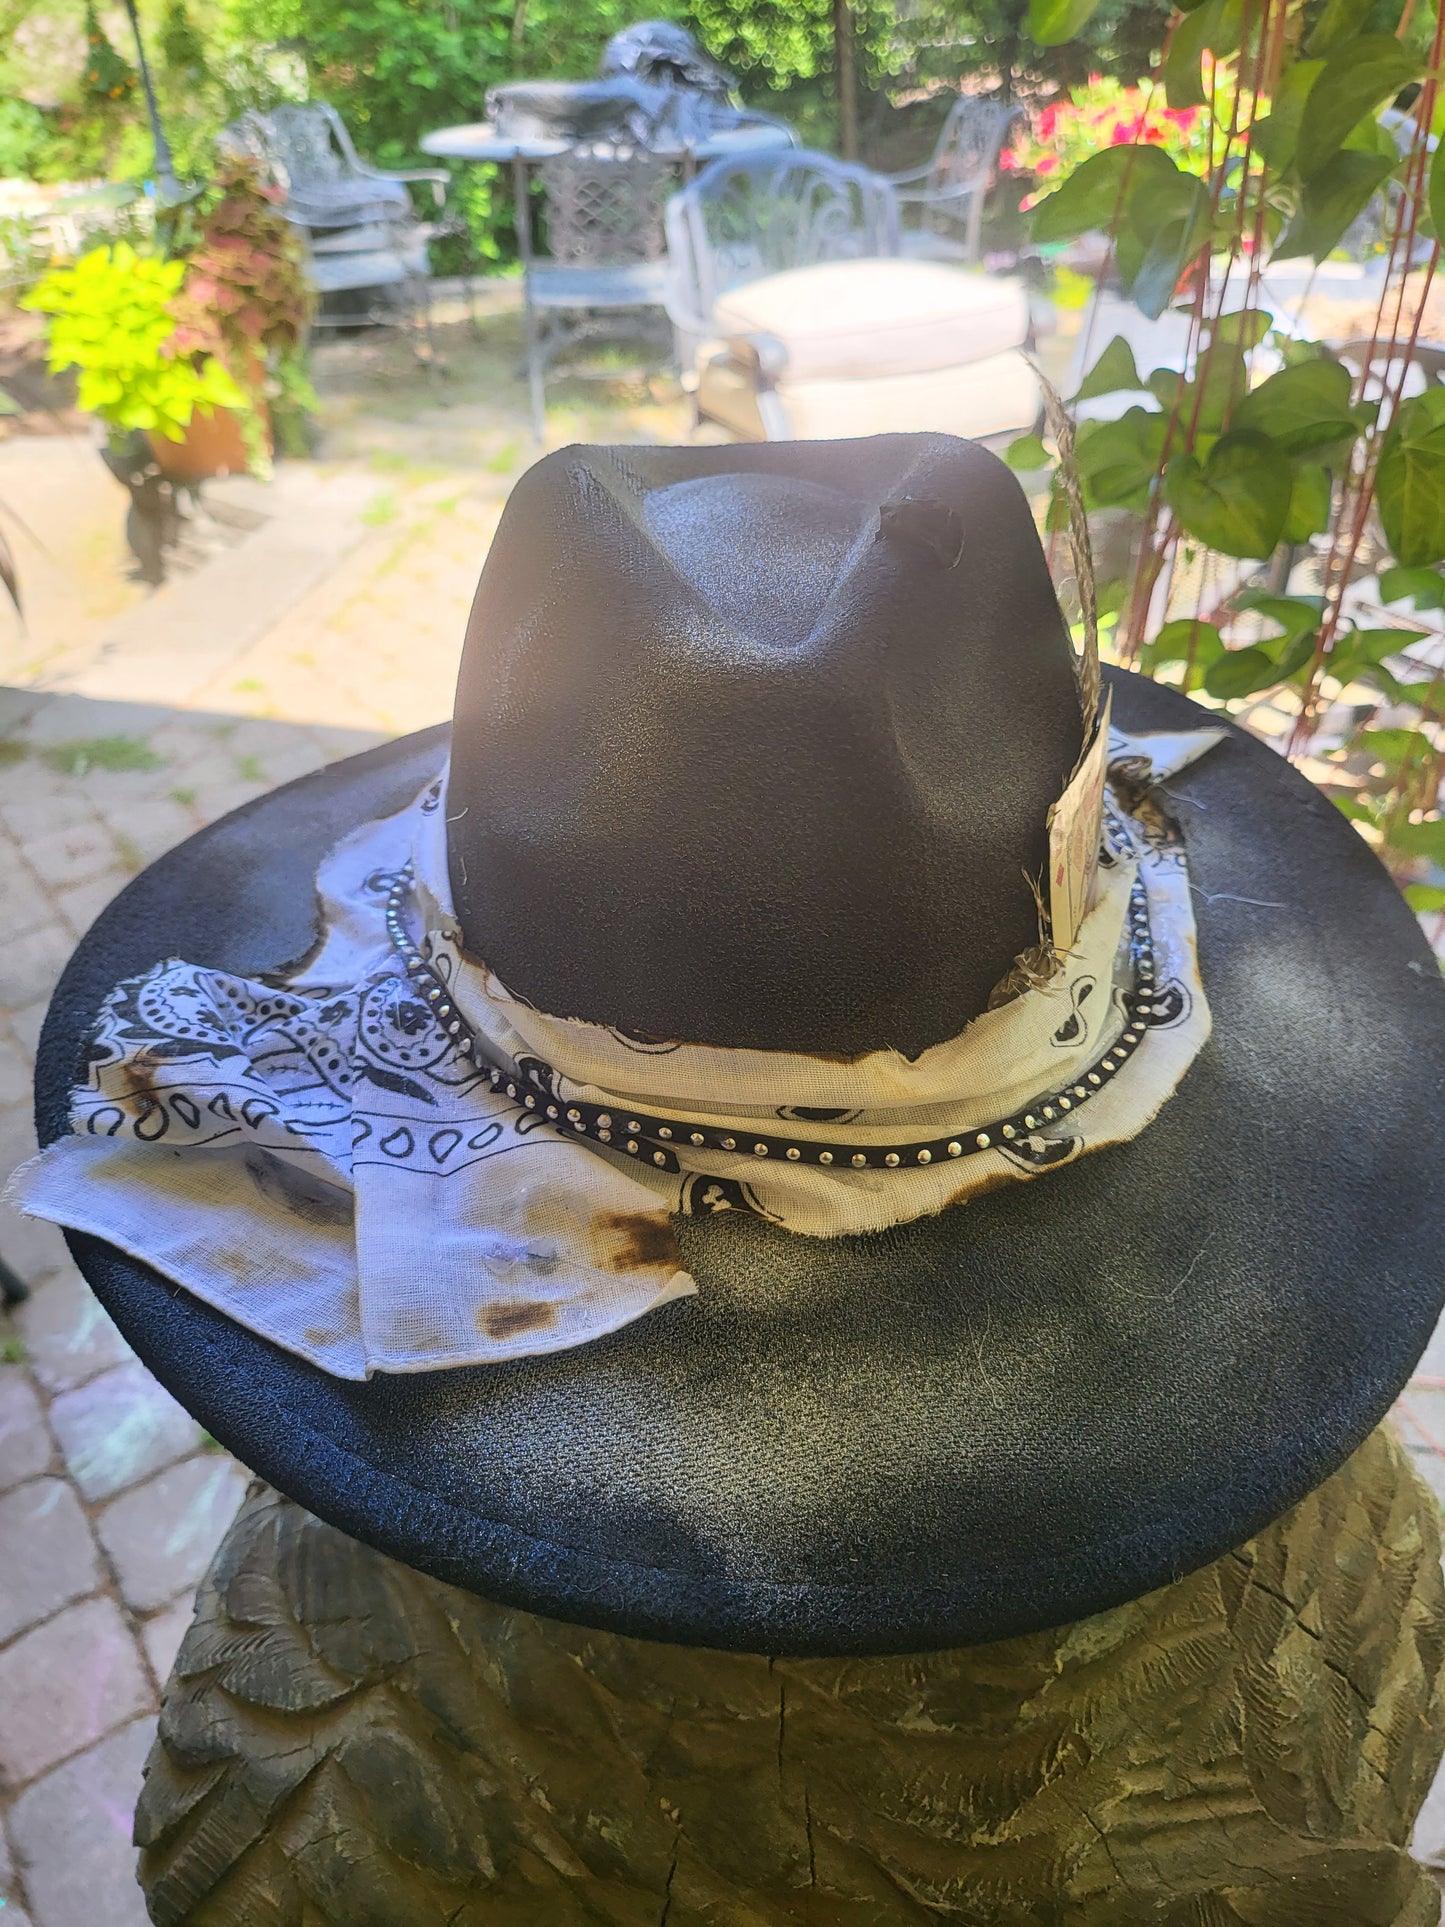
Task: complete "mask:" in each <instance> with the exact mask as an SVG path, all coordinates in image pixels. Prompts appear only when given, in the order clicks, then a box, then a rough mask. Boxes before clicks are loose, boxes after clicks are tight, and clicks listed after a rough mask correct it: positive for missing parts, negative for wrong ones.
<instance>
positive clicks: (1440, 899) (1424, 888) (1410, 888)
mask: <svg viewBox="0 0 1445 1927" xmlns="http://www.w3.org/2000/svg"><path fill="white" fill-rule="evenodd" d="M1405 901H1406V903H1408V904H1409V906H1410V908H1411V909H1412V910H1413V911H1415V913H1416V914H1417V915H1418V916H1429V915H1431V914H1432V913H1433V912H1434V911H1436V910H1445V888H1442V887H1441V886H1440V885H1439V884H1438V883H1407V884H1406V885H1405Z"/></svg>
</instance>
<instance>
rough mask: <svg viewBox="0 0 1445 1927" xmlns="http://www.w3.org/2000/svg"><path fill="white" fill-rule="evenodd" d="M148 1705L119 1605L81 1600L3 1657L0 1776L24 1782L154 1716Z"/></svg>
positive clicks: (0, 1669) (142, 1676) (0, 1658)
mask: <svg viewBox="0 0 1445 1927" xmlns="http://www.w3.org/2000/svg"><path fill="white" fill-rule="evenodd" d="M151 1700H152V1696H151V1691H150V1686H149V1684H148V1682H147V1680H146V1677H145V1673H144V1671H143V1669H142V1667H141V1662H140V1655H139V1653H138V1652H137V1651H136V1645H135V1640H134V1639H133V1638H132V1636H131V1633H130V1629H129V1627H128V1626H127V1625H126V1623H125V1621H124V1620H123V1619H122V1618H121V1615H120V1609H119V1607H118V1606H117V1605H116V1604H115V1602H114V1601H113V1600H110V1599H86V1600H83V1601H82V1602H81V1603H80V1605H78V1606H71V1607H69V1608H67V1610H66V1611H65V1612H63V1613H61V1614H60V1615H59V1617H58V1618H56V1619H51V1620H47V1621H46V1623H45V1624H44V1625H43V1626H36V1627H35V1628H34V1629H33V1631H31V1632H28V1633H24V1634H22V1635H21V1637H20V1638H19V1639H17V1640H16V1641H15V1643H14V1645H12V1646H7V1647H6V1649H5V1651H4V1652H3V1653H0V1706H3V1707H4V1708H5V1718H4V1719H3V1720H0V1774H3V1775H4V1777H5V1778H6V1779H8V1780H9V1781H10V1782H11V1784H12V1785H23V1784H24V1782H25V1781H27V1780H33V1779H34V1778H35V1777H36V1776H37V1775H38V1774H41V1773H44V1772H46V1771H47V1770H48V1769H49V1768H50V1767H52V1766H57V1765H59V1763H60V1761H62V1760H64V1759H66V1758H68V1757H69V1755H71V1754H72V1753H78V1752H80V1750H81V1749H82V1748H83V1747H87V1746H90V1745H92V1744H93V1743H94V1742H95V1741H96V1740H98V1739H99V1738H100V1737H101V1735H102V1734H104V1733H107V1732H109V1731H110V1729H111V1727H113V1726H118V1725H119V1724H120V1723H121V1721H122V1720H128V1719H131V1718H133V1717H134V1716H135V1715H136V1714H137V1713H143V1712H148V1711H150V1708H151ZM11 1837H12V1839H15V1840H16V1844H17V1847H18V1844H19V1842H18V1837H17V1836H16V1835H15V1833H14V1832H13V1831H12V1835H11Z"/></svg>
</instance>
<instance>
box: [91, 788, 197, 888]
mask: <svg viewBox="0 0 1445 1927" xmlns="http://www.w3.org/2000/svg"><path fill="white" fill-rule="evenodd" d="M109 822H110V826H111V828H112V829H113V830H114V831H115V834H116V841H117V843H118V844H119V845H120V846H121V858H122V861H123V862H125V863H126V867H127V869H128V870H131V871H133V870H134V869H135V867H136V866H135V864H134V863H133V862H131V861H130V859H131V858H132V857H138V858H139V859H140V862H141V864H146V863H153V862H154V861H155V859H156V858H157V857H158V856H164V855H165V853H166V851H167V850H170V849H174V848H175V846H176V844H177V843H180V842H183V841H184V840H185V838H186V837H188V836H189V835H190V834H191V832H192V831H193V830H194V829H195V827H196V819H195V816H194V814H193V812H192V811H191V810H190V809H188V808H187V807H186V805H185V804H183V803H177V802H175V801H174V800H173V799H172V798H171V797H169V796H150V797H145V798H142V799H141V800H139V801H137V802H134V803H130V804H128V805H127V806H126V807H125V808H124V809H123V810H118V811H117V812H116V814H115V815H114V816H113V817H111V818H110V819H109ZM127 846H129V847H127Z"/></svg>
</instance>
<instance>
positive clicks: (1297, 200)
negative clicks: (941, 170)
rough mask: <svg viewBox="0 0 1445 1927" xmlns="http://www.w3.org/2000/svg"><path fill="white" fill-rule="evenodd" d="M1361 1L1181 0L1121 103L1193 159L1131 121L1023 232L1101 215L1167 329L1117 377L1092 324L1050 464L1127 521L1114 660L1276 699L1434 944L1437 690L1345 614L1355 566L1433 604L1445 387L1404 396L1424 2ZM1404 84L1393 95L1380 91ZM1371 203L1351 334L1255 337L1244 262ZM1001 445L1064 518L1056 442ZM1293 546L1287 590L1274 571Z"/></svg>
mask: <svg viewBox="0 0 1445 1927" xmlns="http://www.w3.org/2000/svg"><path fill="white" fill-rule="evenodd" d="M1095 3H1096V0H1033V5H1032V12H1031V18H1032V19H1033V20H1034V24H1035V29H1036V34H1037V37H1039V38H1041V39H1045V40H1047V41H1049V42H1050V44H1054V40H1053V39H1051V36H1054V37H1057V38H1062V37H1067V32H1073V31H1077V27H1078V24H1079V22H1080V21H1081V20H1082V19H1084V18H1087V17H1088V14H1089V13H1090V12H1092V10H1093V4H1095ZM1367 12H1369V20H1368V22H1367V21H1366V14H1367ZM1378 13H1379V9H1378V7H1376V8H1375V9H1374V10H1373V11H1370V10H1369V9H1367V8H1366V6H1364V5H1362V4H1361V0H1326V5H1325V6H1324V8H1323V11H1320V10H1319V9H1318V7H1316V6H1313V5H1311V6H1309V8H1308V11H1307V8H1306V0H1195V3H1194V4H1192V5H1189V6H1186V7H1183V8H1181V9H1180V11H1178V12H1177V13H1176V14H1175V16H1174V20H1173V23H1172V26H1171V29H1170V33H1169V38H1168V41H1167V43H1166V47H1165V51H1164V54H1163V58H1162V61H1161V63H1160V66H1159V69H1158V71H1157V72H1156V73H1155V74H1154V75H1153V76H1152V79H1151V81H1150V82H1149V83H1146V86H1145V88H1144V89H1143V90H1142V91H1143V94H1144V101H1143V104H1142V106H1141V114H1147V115H1152V114H1154V113H1156V112H1157V111H1159V110H1165V109H1167V110H1170V111H1174V112H1178V113H1181V114H1182V113H1184V112H1187V111H1193V112H1195V113H1197V114H1198V115H1199V116H1200V120H1201V122H1202V133H1201V137H1200V139H1199V142H1198V149H1197V152H1196V153H1194V154H1190V153H1188V152H1186V151H1184V149H1183V144H1182V143H1181V142H1179V141H1177V140H1171V141H1170V142H1169V143H1167V144H1162V143H1159V142H1156V141H1151V140H1149V139H1147V138H1144V139H1133V140H1129V141H1125V142H1120V143H1118V144H1111V145H1109V146H1105V147H1101V148H1100V149H1099V150H1098V151H1096V152H1094V153H1092V154H1090V155H1088V156H1087V157H1086V158H1084V159H1083V160H1081V161H1080V162H1079V164H1078V165H1076V166H1075V167H1074V168H1073V169H1072V170H1071V171H1070V172H1069V173H1068V174H1067V175H1066V177H1065V178H1064V179H1063V180H1062V182H1061V183H1060V184H1059V185H1058V186H1057V188H1056V189H1055V191H1054V192H1052V193H1050V194H1049V195H1048V196H1047V197H1046V198H1044V199H1042V200H1041V201H1039V203H1038V204H1037V206H1036V207H1035V209H1034V212H1033V216H1032V222H1033V236H1034V239H1035V241H1036V242H1038V243H1041V244H1047V243H1066V242H1070V241H1073V240H1075V239H1077V238H1078V237H1080V236H1082V235H1085V234H1087V233H1090V232H1092V231H1102V232H1103V233H1104V234H1105V235H1106V236H1107V240H1108V253H1109V265H1108V269H1107V273H1108V276H1109V279H1110V280H1111V281H1112V282H1113V284H1114V285H1116V286H1117V287H1118V289H1119V290H1120V291H1121V292H1122V293H1123V295H1124V296H1126V297H1127V298H1128V299H1129V300H1131V301H1132V302H1133V303H1134V304H1135V305H1136V306H1137V307H1138V308H1140V309H1141V310H1142V311H1143V313H1144V314H1145V315H1147V316H1150V317H1153V318H1157V317H1159V316H1161V315H1163V314H1164V313H1165V312H1166V311H1171V312H1173V313H1174V314H1176V315H1179V316H1182V317H1184V318H1185V320H1186V322H1187V344H1186V349H1185V352H1184V354H1183V355H1182V356H1180V357H1175V358H1174V359H1176V360H1177V361H1178V362H1179V364H1180V365H1179V366H1176V367H1166V368H1153V369H1151V368H1143V369H1141V368H1140V367H1138V366H1137V365H1136V362H1135V356H1134V353H1133V351H1132V350H1131V349H1130V348H1129V346H1128V345H1127V344H1126V342H1125V341H1124V340H1123V339H1122V338H1121V337H1115V338H1114V339H1113V340H1111V341H1108V342H1106V343H1105V344H1104V345H1103V347H1102V350H1101V352H1099V353H1098V354H1097V356H1096V357H1095V359H1094V360H1093V363H1092V366H1091V367H1090V368H1089V370H1088V372H1087V374H1086V376H1085V378H1084V381H1083V383H1082V385H1081V387H1080V389H1079V391H1078V394H1077V396H1076V397H1075V398H1074V399H1075V401H1076V403H1078V402H1084V401H1088V400H1091V399H1093V398H1096V397H1101V396H1112V397H1118V398H1120V399H1121V400H1122V401H1123V403H1124V406H1123V407H1122V410H1121V411H1120V412H1117V413H1116V416H1115V418H1114V419H1112V420H1096V421H1091V420H1085V421H1081V422H1080V423H1079V425H1078V431H1077V436H1076V438H1075V456H1074V461H1075V463H1076V473H1075V476H1074V478H1073V479H1074V480H1076V481H1077V483H1078V485H1079V487H1080V489H1081V491H1082V495H1083V499H1084V502H1085V505H1086V506H1087V507H1088V508H1090V509H1092V510H1099V511H1103V510H1112V511H1116V512H1118V511H1123V512H1125V515H1126V516H1127V517H1131V518H1132V519H1133V540H1132V543H1131V544H1129V545H1126V551H1125V553H1124V559H1123V561H1122V562H1121V564H1120V565H1119V566H1118V567H1116V568H1115V569H1114V571H1113V574H1112V577H1111V578H1107V579H1104V580H1101V581H1100V582H1099V584H1098V585H1097V586H1098V590H1099V595H1100V602H1101V605H1102V607H1103V608H1104V609H1105V610H1106V611H1108V612H1109V614H1110V617H1111V620H1112V623H1113V637H1114V648H1115V652H1116V653H1117V655H1118V656H1119V658H1120V659H1121V660H1122V661H1125V662H1132V663H1134V664H1135V665H1136V666H1137V667H1138V668H1140V669H1141V670H1143V671H1144V672H1145V673H1146V674H1151V675H1159V674H1162V675H1164V676H1167V677H1169V678H1170V679H1172V680H1176V681H1178V682H1180V683H1182V685H1183V686H1184V687H1186V688H1188V689H1192V690H1196V691H1197V690H1202V691H1203V692H1204V693H1205V694H1206V696H1208V697H1210V698H1212V699H1214V700H1216V701H1219V702H1221V703H1224V704H1227V705H1230V706H1236V705H1239V704H1241V703H1245V702H1257V701H1260V700H1262V699H1265V698H1267V699H1268V701H1269V702H1270V704H1271V705H1272V706H1273V707H1274V709H1275V711H1276V713H1277V712H1278V711H1279V709H1280V708H1284V709H1285V710H1286V711H1288V712H1289V713H1292V715H1293V717H1294V722H1293V726H1292V731H1291V734H1290V739H1289V748H1290V750H1291V753H1293V754H1295V755H1297V756H1298V755H1303V754H1304V753H1305V752H1306V751H1308V752H1309V754H1310V756H1311V758H1312V761H1311V770H1312V773H1313V774H1315V775H1316V776H1317V777H1319V778H1320V779H1321V780H1323V781H1324V783H1325V785H1326V787H1327V788H1329V789H1330V790H1331V792H1332V793H1333V794H1334V795H1335V797H1336V800H1337V801H1338V802H1339V803H1340V805H1341V807H1342V808H1343V809H1345V811H1346V813H1347V814H1349V815H1350V816H1351V817H1352V818H1354V820H1355V821H1356V822H1358V823H1359V824H1361V826H1362V827H1363V828H1364V829H1365V831H1366V834H1367V835H1368V836H1369V837H1370V838H1371V840H1372V841H1374V842H1375V843H1376V844H1377V846H1378V847H1379V848H1380V849H1381V853H1382V854H1383V855H1384V857H1385V859H1386V861H1387V862H1388V863H1389V864H1390V865H1391V867H1392V868H1393V869H1394V871H1395V872H1396V874H1397V875H1398V876H1399V877H1400V879H1401V881H1402V883H1405V884H1406V885H1407V886H1408V894H1409V895H1410V896H1411V900H1412V902H1414V903H1415V905H1416V907H1417V908H1418V909H1421V910H1426V911H1438V912H1440V913H1442V921H1441V934H1442V935H1445V888H1442V887H1440V886H1438V885H1437V884H1436V883H1434V882H1431V881H1429V880H1428V878H1427V877H1426V876H1425V875H1424V874H1423V872H1424V867H1425V866H1427V865H1430V864H1433V865H1437V866H1440V867H1441V868H1445V823H1442V821H1441V820H1440V812H1439V801H1440V797H1439V784H1440V780H1441V776H1442V774H1445V758H1442V753H1441V743H1442V734H1441V725H1442V721H1445V686H1442V682H1441V675H1440V672H1438V671H1436V672H1426V671H1422V670H1421V669H1420V667H1419V664H1418V661H1417V660H1416V659H1415V658H1413V657H1411V656H1410V655H1408V654H1406V653H1405V652H1406V650H1407V649H1408V647H1409V645H1410V644H1411V643H1412V641H1414V640H1417V639H1419V638H1420V637H1421V636H1422V635H1423V634H1424V633H1425V632H1424V631H1422V630H1418V629H1417V630H1414V631H1412V630H1411V629H1410V628H1409V627H1408V626H1399V627H1394V626H1385V627H1370V626H1367V625H1365V624H1364V623H1363V622H1361V621H1358V620H1357V619H1356V618H1355V616H1354V615H1352V613H1351V611H1352V610H1353V609H1355V608H1356V607H1357V606H1358V605H1357V603H1356V602H1355V601H1354V600H1353V599H1352V598H1350V597H1349V595H1348V592H1349V591H1350V588H1351V584H1352V583H1353V582H1354V581H1355V580H1356V579H1357V578H1358V577H1360V576H1361V575H1362V574H1366V573H1373V574H1378V576H1379V599H1380V601H1381V602H1383V603H1385V604H1387V605H1389V604H1394V605H1395V606H1396V608H1403V607H1404V606H1405V605H1406V604H1407V603H1409V604H1413V607H1414V609H1415V611H1416V612H1417V613H1422V614H1423V613H1424V612H1425V610H1427V609H1429V608H1437V609H1438V608H1440V607H1441V606H1442V605H1445V583H1442V578H1441V576H1440V573H1439V571H1438V568H1437V567H1436V565H1437V564H1439V563H1440V562H1441V561H1442V559H1445V387H1442V386H1426V388H1425V390H1424V392H1423V393H1420V394H1407V392H1406V384H1407V379H1408V378H1409V374H1410V364H1411V362H1412V360H1415V359H1417V355H1416V349H1417V344H1418V342H1419V338H1420V333H1421V328H1422V324H1423V320H1424V314H1425V305H1426V302H1427V300H1428V296H1429V291H1430V287H1431V284H1432V282H1433V278H1434V275H1435V272H1436V268H1437V265H1438V261H1439V252H1440V241H1439V238H1438V237H1439V236H1440V235H1441V234H1442V233H1445V160H1438V161H1437V160H1436V158H1435V155H1434V144H1433V139H1432V134H1433V132H1434V126H1435V121H1436V117H1437V116H1436V106H1437V91H1438V79H1439V73H1440V68H1441V61H1442V35H1445V7H1442V8H1441V9H1440V10H1439V12H1438V14H1437V15H1436V16H1434V17H1433V18H1431V19H1429V20H1428V21H1425V20H1422V21H1421V23H1420V24H1419V26H1418V27H1417V24H1416V20H1415V0H1395V6H1394V19H1393V21H1392V22H1391V23H1390V24H1391V25H1392V26H1393V31H1386V32H1380V31H1377V30H1375V29H1376V28H1377V27H1378V25H1379V21H1378ZM1367 25H1368V26H1369V28H1370V29H1371V30H1369V31H1367V30H1366V27H1367ZM1065 29H1066V30H1067V32H1066V31H1064V30H1065ZM1426 30H1428V32H1429V34H1430V43H1429V45H1428V46H1427V45H1425V44H1424V42H1423V37H1422V36H1423V34H1424V32H1425V31H1426ZM1400 100H1403V101H1404V102H1405V104H1406V106H1405V111H1404V112H1401V111H1399V110H1398V109H1392V103H1394V102H1396V101H1400ZM1382 115H1383V116H1384V118H1383V120H1382ZM1141 124H1142V123H1141ZM1378 196H1384V197H1385V202H1384V205H1385V209H1386V221H1385V235H1384V243H1383V249H1384V261H1383V266H1384V270H1385V273H1384V280H1383V291H1382V293H1381V296H1380V301H1379V306H1378V310H1377V313H1376V315H1375V319H1374V326H1373V330H1372V336H1371V338H1370V339H1369V340H1368V341H1364V342H1360V343H1358V344H1355V343H1352V344H1350V351H1351V354H1352V356H1353V361H1350V360H1347V358H1346V357H1344V356H1343V355H1340V354H1338V353H1335V352H1332V351H1331V349H1330V348H1329V347H1328V346H1326V345H1323V344H1319V343H1312V342H1309V341H1304V340H1301V339H1299V338H1298V337H1297V336H1295V335H1294V334H1290V333H1285V332H1281V331H1277V330H1276V329H1275V316H1274V315H1273V314H1272V313H1271V311H1270V310H1269V308H1268V307H1267V305H1266V303H1265V300H1264V295H1263V282H1262V277H1263V275H1264V272H1265V270H1266V268H1267V267H1268V266H1271V265H1272V264H1274V263H1276V262H1282V261H1286V260H1291V259H1299V258H1303V259H1305V260H1307V261H1312V262H1319V261H1322V260H1324V259H1325V257H1326V256H1327V255H1329V254H1330V253H1331V252H1332V251H1333V250H1334V249H1335V248H1336V247H1337V246H1338V244H1339V243H1340V242H1341V241H1342V239H1343V238H1344V237H1345V235H1346V233H1347V231H1348V230H1349V229H1350V228H1351V226H1352V225H1353V224H1354V223H1355V222H1356V221H1357V220H1358V218H1359V217H1360V215H1361V214H1362V213H1363V212H1364V211H1365V210H1366V209H1367V207H1369V206H1370V204H1371V203H1375V204H1376V205H1379V203H1378V201H1377V199H1376V197H1378ZM1422 256H1423V272H1420V271H1419V270H1420V269H1421V266H1422ZM1338 346H1339V344H1337V347H1338ZM1415 379H1416V381H1417V382H1418V379H1419V374H1418V368H1417V370H1416V373H1415ZM1111 405H1112V406H1114V407H1116V408H1117V406H1118V404H1117V403H1115V404H1111ZM1011 459H1012V460H1013V461H1014V463H1015V466H1018V467H1020V468H1025V469H1034V468H1037V467H1038V466H1040V465H1041V464H1045V463H1049V462H1053V463H1054V464H1055V474H1054V486H1055V499H1054V502H1053V505H1052V508H1051V521H1052V523H1053V525H1054V526H1056V527H1060V526H1062V525H1063V521H1064V516H1065V506H1064V499H1063V498H1064V490H1063V487H1062V478H1061V477H1060V476H1059V474H1058V473H1057V459H1058V457H1057V450H1056V449H1055V450H1054V451H1053V452H1051V451H1049V450H1048V449H1046V448H1045V447H1044V446H1043V445H1042V444H1041V443H1040V442H1039V441H1038V440H1037V439H1036V438H1034V437H1025V438H1024V439H1023V440H1022V441H1021V442H1020V443H1019V444H1017V445H1016V447H1015V450H1014V451H1013V452H1012V454H1011ZM1115 519H1116V520H1117V519H1118V516H1117V513H1116V516H1115ZM1107 546H1113V547H1114V548H1115V549H1116V550H1117V549H1118V545H1117V544H1116V545H1106V547H1107ZM1210 556H1213V557H1214V558H1216V559H1218V560H1219V562H1220V564H1221V565H1220V566H1213V565H1210V563H1209V557H1210ZM1301 558H1307V559H1311V562H1310V569H1309V570H1308V571H1305V572H1304V573H1312V575H1313V581H1312V582H1311V584H1310V589H1311V592H1310V593H1302V592H1298V591H1299V581H1298V576H1297V575H1296V571H1295V569H1294V568H1292V566H1291V565H1292V564H1297V563H1298V562H1299V561H1300V559H1301ZM1250 565H1255V566H1252V567H1251V566H1250ZM1259 565H1267V566H1259ZM1367 565H1368V566H1367ZM1391 565H1393V566H1391ZM1292 577H1295V588H1296V591H1297V592H1295V593H1291V592H1290V584H1291V578H1292ZM1221 580H1222V581H1223V582H1224V583H1225V585H1226V586H1225V587H1224V589H1223V591H1222V592H1221V591H1220V589H1219V587H1218V584H1219V582H1220V581H1221ZM1211 583H1213V584H1214V585H1215V586H1214V587H1210V586H1208V585H1210V584H1211ZM1314 591H1318V593H1315V592H1314ZM1390 613H1391V618H1392V619H1393V617H1394V615H1395V609H1394V608H1392V609H1391V612H1390ZM1345 691H1349V693H1350V708H1351V713H1352V714H1353V715H1354V717H1355V720H1354V722H1353V724H1352V725H1351V726H1350V727H1348V728H1345V729H1343V730H1341V729H1340V728H1339V727H1338V717H1339V715H1340V710H1339V708H1338V707H1337V708H1336V709H1334V711H1333V712H1331V724H1330V732H1329V733H1328V734H1327V736H1325V737H1321V735H1320V730H1321V723H1322V720H1323V719H1324V717H1325V715H1326V713H1327V711H1329V710H1330V704H1331V703H1332V701H1333V700H1334V699H1335V698H1338V697H1339V696H1340V695H1341V694H1342V693H1343V692H1345Z"/></svg>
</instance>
